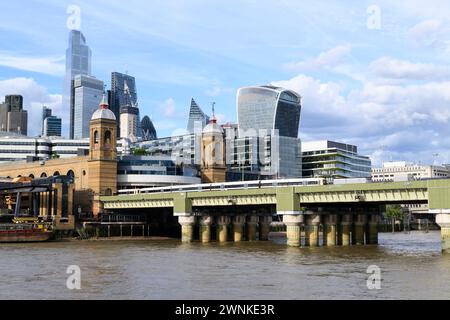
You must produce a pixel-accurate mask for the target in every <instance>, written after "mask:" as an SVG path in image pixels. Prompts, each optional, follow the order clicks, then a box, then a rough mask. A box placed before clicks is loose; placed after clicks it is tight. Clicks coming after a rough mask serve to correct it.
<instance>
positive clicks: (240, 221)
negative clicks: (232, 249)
mask: <svg viewBox="0 0 450 320" xmlns="http://www.w3.org/2000/svg"><path fill="white" fill-rule="evenodd" d="M244 225H245V216H235V217H234V218H233V233H234V242H241V241H242V238H243V235H244Z"/></svg>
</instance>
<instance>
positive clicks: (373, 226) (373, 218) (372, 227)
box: [366, 214, 380, 244]
mask: <svg viewBox="0 0 450 320" xmlns="http://www.w3.org/2000/svg"><path fill="white" fill-rule="evenodd" d="M379 221H380V216H379V215H378V214H371V215H370V220H369V224H368V226H367V232H366V244H378V224H379Z"/></svg>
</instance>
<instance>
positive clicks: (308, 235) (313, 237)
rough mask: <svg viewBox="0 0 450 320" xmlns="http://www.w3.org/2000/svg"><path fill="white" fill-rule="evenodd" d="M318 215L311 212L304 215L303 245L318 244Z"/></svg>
mask: <svg viewBox="0 0 450 320" xmlns="http://www.w3.org/2000/svg"><path fill="white" fill-rule="evenodd" d="M319 226H320V215H319V214H312V215H307V216H306V225H305V246H311V247H317V246H319Z"/></svg>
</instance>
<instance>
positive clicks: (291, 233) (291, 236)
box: [283, 214, 304, 247]
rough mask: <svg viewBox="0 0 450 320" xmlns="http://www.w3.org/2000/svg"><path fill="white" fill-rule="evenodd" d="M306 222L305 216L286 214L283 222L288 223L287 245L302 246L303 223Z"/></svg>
mask: <svg viewBox="0 0 450 320" xmlns="http://www.w3.org/2000/svg"><path fill="white" fill-rule="evenodd" d="M303 222H304V216H303V215H301V214H298V215H284V216H283V223H284V224H285V225H286V231H287V245H288V246H290V247H300V245H301V239H302V238H301V225H302V223H303Z"/></svg>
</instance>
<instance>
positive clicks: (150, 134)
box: [141, 116, 158, 141]
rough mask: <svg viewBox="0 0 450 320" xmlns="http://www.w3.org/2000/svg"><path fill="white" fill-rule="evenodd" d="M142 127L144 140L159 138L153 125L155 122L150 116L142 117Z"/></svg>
mask: <svg viewBox="0 0 450 320" xmlns="http://www.w3.org/2000/svg"><path fill="white" fill-rule="evenodd" d="M141 127H142V140H144V141H151V140H156V139H158V135H157V134H156V129H155V126H154V125H153V122H152V120H150V117H149V116H145V117H144V118H142V121H141Z"/></svg>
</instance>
